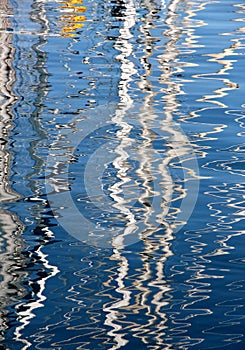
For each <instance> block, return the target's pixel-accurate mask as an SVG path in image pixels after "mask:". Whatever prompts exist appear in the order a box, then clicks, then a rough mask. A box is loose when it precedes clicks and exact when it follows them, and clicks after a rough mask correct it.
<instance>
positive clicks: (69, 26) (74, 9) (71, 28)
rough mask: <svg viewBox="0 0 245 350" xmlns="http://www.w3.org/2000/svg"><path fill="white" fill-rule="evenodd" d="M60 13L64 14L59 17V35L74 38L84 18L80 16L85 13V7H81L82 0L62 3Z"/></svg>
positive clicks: (82, 24)
mask: <svg viewBox="0 0 245 350" xmlns="http://www.w3.org/2000/svg"><path fill="white" fill-rule="evenodd" d="M60 4H61V7H60V11H61V12H62V13H64V14H63V15H61V16H60V20H61V26H62V28H61V35H62V36H63V37H74V36H75V32H76V30H77V29H80V28H82V27H83V26H84V22H85V21H86V17H85V16H84V15H81V14H82V13H84V12H85V11H86V6H82V4H83V1H82V0H68V1H62V2H61V3H60Z"/></svg>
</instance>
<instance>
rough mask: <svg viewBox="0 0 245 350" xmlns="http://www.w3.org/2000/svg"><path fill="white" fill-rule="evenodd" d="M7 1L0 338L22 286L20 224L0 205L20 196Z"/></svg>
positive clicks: (0, 25)
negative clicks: (13, 177) (14, 165)
mask: <svg viewBox="0 0 245 350" xmlns="http://www.w3.org/2000/svg"><path fill="white" fill-rule="evenodd" d="M12 13H13V12H12V9H11V7H10V6H9V4H8V2H5V1H3V2H2V3H1V16H0V67H1V69H0V105H1V112H0V134H1V138H0V202H1V208H0V305H1V306H0V307H1V308H0V316H1V317H0V340H1V341H2V340H4V332H5V331H6V329H7V328H8V319H7V317H6V315H7V310H6V309H7V306H9V305H11V304H12V303H14V302H18V300H19V298H21V297H22V295H23V292H24V289H23V288H22V287H21V286H20V284H19V283H20V281H21V279H22V278H23V276H24V273H23V272H22V271H21V267H22V259H23V256H22V254H21V249H22V247H23V241H22V239H21V238H20V235H21V233H22V231H23V224H22V223H21V222H20V220H19V218H18V217H17V216H16V215H14V214H13V213H11V212H9V211H7V210H5V209H3V208H2V205H3V203H8V202H11V201H14V200H17V199H18V198H19V197H20V196H19V194H18V193H17V192H15V191H14V190H13V188H12V184H11V183H10V179H9V177H10V171H11V169H10V167H11V161H12V159H11V153H10V152H9V149H8V145H9V139H8V137H9V130H10V127H11V123H12V120H13V118H14V114H13V112H12V108H13V106H14V105H15V103H16V101H17V96H16V94H15V93H14V91H13V85H14V82H15V71H14V70H13V60H14V55H15V48H14V46H13V35H12V34H11V31H9V29H10V28H11V25H10V21H9V18H8V16H10V15H11V14H12Z"/></svg>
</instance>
